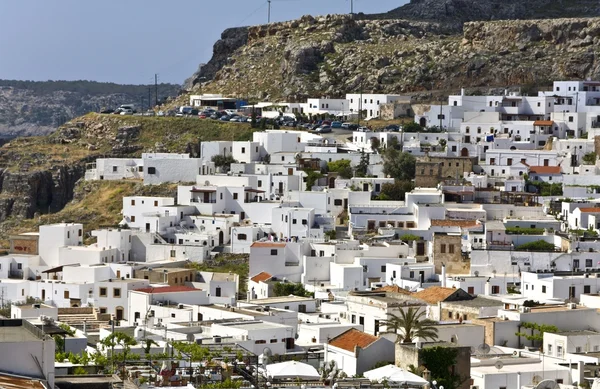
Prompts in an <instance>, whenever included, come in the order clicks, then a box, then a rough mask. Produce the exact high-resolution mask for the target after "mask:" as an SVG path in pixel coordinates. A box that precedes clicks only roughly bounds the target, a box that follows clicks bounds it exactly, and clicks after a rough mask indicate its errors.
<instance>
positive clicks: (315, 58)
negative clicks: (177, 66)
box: [203, 15, 600, 101]
mask: <svg viewBox="0 0 600 389" xmlns="http://www.w3.org/2000/svg"><path fill="white" fill-rule="evenodd" d="M599 28H600V18H579V19H544V20H519V21H515V20H512V21H487V22H481V21H478V22H468V23H465V24H464V26H463V28H462V31H461V32H460V33H456V31H455V30H454V29H453V28H452V26H449V25H448V24H446V23H434V22H415V21H408V20H393V19H384V20H360V19H358V20H357V19H356V18H354V17H351V16H333V15H328V16H323V17H317V18H313V17H311V16H305V17H302V18H301V19H299V20H295V21H291V22H285V23H272V24H269V25H264V26H255V27H251V28H249V29H248V35H247V43H246V44H245V45H243V46H241V47H239V48H238V49H236V50H235V52H234V53H233V54H231V56H230V59H229V61H228V62H227V63H226V64H225V65H224V66H223V67H222V68H221V69H220V70H219V71H218V72H216V74H215V76H214V79H213V80H212V81H211V82H210V83H208V84H207V85H205V86H204V87H203V91H212V92H221V93H226V94H231V95H240V96H242V97H248V98H251V99H258V100H262V99H270V100H279V99H285V100H292V101H293V100H294V99H303V98H305V97H307V96H325V95H327V96H330V97H338V96H343V95H344V94H345V93H351V92H354V93H356V92H359V91H360V90H363V91H365V92H375V93H421V95H427V93H429V92H430V91H432V90H441V91H448V92H450V91H451V92H458V90H459V88H461V87H506V86H512V85H523V84H530V85H547V84H548V83H550V82H551V80H553V79H574V78H578V79H585V78H588V77H591V78H597V77H598V76H599V75H600V74H599V73H600V68H599V64H600V62H598V60H597V52H598V46H599V44H600V37H599V35H598V32H599Z"/></svg>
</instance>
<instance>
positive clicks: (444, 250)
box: [440, 243, 446, 254]
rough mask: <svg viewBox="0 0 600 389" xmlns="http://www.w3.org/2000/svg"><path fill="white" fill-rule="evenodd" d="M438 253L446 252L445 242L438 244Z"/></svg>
mask: <svg viewBox="0 0 600 389" xmlns="http://www.w3.org/2000/svg"><path fill="white" fill-rule="evenodd" d="M440 253H442V254H446V244H444V243H442V245H440Z"/></svg>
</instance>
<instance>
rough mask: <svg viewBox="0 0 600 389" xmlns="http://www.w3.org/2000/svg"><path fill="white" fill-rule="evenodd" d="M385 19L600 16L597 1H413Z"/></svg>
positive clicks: (458, 21)
mask: <svg viewBox="0 0 600 389" xmlns="http://www.w3.org/2000/svg"><path fill="white" fill-rule="evenodd" d="M381 16H385V18H392V19H410V20H429V21H436V22H445V23H450V24H459V25H460V24H462V23H464V22H470V21H477V20H518V19H556V18H579V17H589V16H600V3H598V1H597V0H577V1H573V0H529V1H523V0H503V1H497V0H445V1H440V0H411V2H410V3H409V4H406V5H404V6H402V7H399V8H396V9H394V10H392V11H390V12H388V13H386V14H384V15H381Z"/></svg>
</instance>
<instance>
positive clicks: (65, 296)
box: [63, 290, 69, 299]
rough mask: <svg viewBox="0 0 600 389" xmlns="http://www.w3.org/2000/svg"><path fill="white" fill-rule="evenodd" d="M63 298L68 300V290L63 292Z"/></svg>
mask: <svg viewBox="0 0 600 389" xmlns="http://www.w3.org/2000/svg"><path fill="white" fill-rule="evenodd" d="M63 297H64V298H66V299H68V298H69V291H68V290H65V291H64V292H63Z"/></svg>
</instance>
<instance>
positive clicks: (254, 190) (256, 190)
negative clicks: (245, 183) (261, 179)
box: [244, 188, 265, 193]
mask: <svg viewBox="0 0 600 389" xmlns="http://www.w3.org/2000/svg"><path fill="white" fill-rule="evenodd" d="M244 191H246V192H251V193H265V191H264V190H260V189H254V188H246V189H244Z"/></svg>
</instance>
